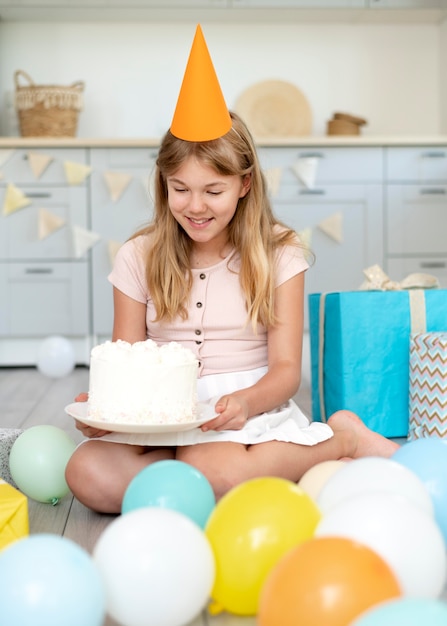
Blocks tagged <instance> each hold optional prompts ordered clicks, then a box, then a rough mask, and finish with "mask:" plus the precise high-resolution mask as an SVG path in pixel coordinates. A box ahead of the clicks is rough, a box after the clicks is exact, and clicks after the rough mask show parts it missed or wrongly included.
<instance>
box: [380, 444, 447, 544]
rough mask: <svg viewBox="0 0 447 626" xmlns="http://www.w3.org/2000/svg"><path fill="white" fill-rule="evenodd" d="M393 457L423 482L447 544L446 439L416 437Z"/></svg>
mask: <svg viewBox="0 0 447 626" xmlns="http://www.w3.org/2000/svg"><path fill="white" fill-rule="evenodd" d="M392 458H393V460H394V461H397V462H398V463H401V464H402V465H405V466H406V467H407V468H408V469H410V470H412V471H413V472H414V473H415V474H416V475H417V476H418V477H419V478H420V479H421V480H422V482H423V483H424V485H425V488H426V489H427V491H428V493H429V494H430V497H431V499H432V502H433V507H434V510H435V519H436V522H437V524H438V526H439V528H440V529H441V532H442V534H443V537H444V542H445V543H446V544H447V442H446V441H445V440H443V439H440V438H439V437H427V438H422V439H415V440H414V441H410V442H408V443H405V444H404V445H403V446H401V447H400V448H399V449H398V450H397V451H396V452H395V453H394V454H393V456H392Z"/></svg>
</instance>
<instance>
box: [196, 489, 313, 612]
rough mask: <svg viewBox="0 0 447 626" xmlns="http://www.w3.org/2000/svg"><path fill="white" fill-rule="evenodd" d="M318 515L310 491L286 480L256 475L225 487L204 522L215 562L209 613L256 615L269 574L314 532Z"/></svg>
mask: <svg viewBox="0 0 447 626" xmlns="http://www.w3.org/2000/svg"><path fill="white" fill-rule="evenodd" d="M320 517H321V515H320V511H319V509H318V507H317V505H316V504H315V502H314V501H313V500H312V499H311V498H310V496H309V495H308V494H307V493H305V491H303V490H302V489H301V488H300V487H299V486H298V485H296V484H295V483H293V482H291V481H289V480H285V479H282V478H273V477H266V478H255V479H253V480H249V481H247V482H244V483H242V484H241V485H238V486H237V487H235V488H233V489H232V490H231V491H229V492H228V493H227V494H226V495H225V496H224V497H223V498H222V499H221V500H220V501H219V502H218V503H217V505H216V506H215V508H214V509H213V511H212V512H211V515H210V517H209V518H208V522H207V525H206V527H205V534H206V536H207V537H208V540H209V542H210V544H211V547H212V549H213V552H214V557H215V562H216V577H215V582H214V587H213V590H212V592H211V598H212V601H213V603H212V604H211V606H210V612H212V613H217V612H219V611H222V610H225V611H228V612H230V613H234V614H236V615H256V614H257V611H258V603H259V597H260V593H261V589H262V586H263V584H264V581H265V579H266V577H267V575H268V574H269V572H270V571H271V569H272V568H273V567H274V566H275V565H276V563H277V562H278V560H279V559H280V558H281V557H282V556H283V555H284V554H285V553H286V552H288V551H289V550H290V549H291V548H293V547H294V546H297V545H298V544H300V543H302V542H303V541H305V540H307V539H309V538H311V537H313V534H314V531H315V528H316V526H317V524H318V522H319V521H320Z"/></svg>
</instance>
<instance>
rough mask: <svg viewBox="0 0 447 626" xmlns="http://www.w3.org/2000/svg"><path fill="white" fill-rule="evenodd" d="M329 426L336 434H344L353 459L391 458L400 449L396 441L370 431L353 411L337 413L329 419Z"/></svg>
mask: <svg viewBox="0 0 447 626" xmlns="http://www.w3.org/2000/svg"><path fill="white" fill-rule="evenodd" d="M328 424H329V426H330V427H331V428H332V430H333V431H334V433H340V434H341V433H343V434H344V435H345V437H346V440H347V443H348V449H349V451H350V452H349V454H348V455H347V456H350V457H351V458H352V459H358V458H361V457H364V456H381V457H390V456H392V455H393V454H394V453H395V452H396V450H397V449H398V448H399V445H398V444H397V443H395V442H394V441H390V440H389V439H387V438H386V437H383V436H382V435H379V434H378V433H375V432H374V431H372V430H370V429H369V428H368V427H367V426H365V424H364V423H363V422H362V420H361V419H360V418H359V417H357V415H355V413H352V412H351V411H337V412H336V413H334V414H333V415H332V416H331V417H330V418H329V419H328Z"/></svg>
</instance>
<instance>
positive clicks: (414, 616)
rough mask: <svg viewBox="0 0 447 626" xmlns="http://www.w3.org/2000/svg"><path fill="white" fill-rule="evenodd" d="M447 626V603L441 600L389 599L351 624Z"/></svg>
mask: <svg viewBox="0 0 447 626" xmlns="http://www.w3.org/2000/svg"><path fill="white" fill-rule="evenodd" d="M422 624H427V626H445V625H446V624H447V604H446V603H445V602H441V601H440V600H426V599H423V598H402V599H400V600H389V601H388V602H384V603H382V604H381V605H380V606H376V607H373V608H371V609H369V610H368V611H366V612H365V613H363V614H362V615H360V617H359V618H358V619H356V620H355V621H354V622H352V624H351V626H400V625H402V626H422Z"/></svg>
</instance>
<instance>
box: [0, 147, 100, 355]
mask: <svg viewBox="0 0 447 626" xmlns="http://www.w3.org/2000/svg"><path fill="white" fill-rule="evenodd" d="M39 154H40V156H43V157H47V159H48V165H47V167H46V169H45V170H44V171H43V173H42V174H41V175H40V176H38V177H36V175H35V174H34V173H33V170H32V168H31V166H30V157H29V151H26V150H22V149H19V150H15V151H14V152H13V154H12V156H11V158H10V159H8V160H7V161H6V163H5V164H4V166H3V167H2V174H3V178H2V180H1V181H0V203H1V205H2V206H4V203H5V196H6V194H7V191H8V187H9V186H10V185H14V187H15V188H16V189H17V190H19V192H20V193H21V194H23V195H24V196H25V197H26V198H27V199H28V201H29V204H28V206H25V207H23V208H20V209H17V210H14V211H12V212H10V213H7V214H5V213H3V215H1V217H0V293H1V294H2V297H1V299H0V338H1V342H2V351H0V365H3V364H4V363H5V361H6V364H10V363H14V362H15V361H14V360H13V359H14V358H15V357H14V355H12V356H11V354H10V353H9V352H8V348H7V346H8V345H9V343H8V342H9V340H13V339H21V340H24V339H25V340H26V341H27V343H28V345H29V358H30V359H32V358H35V354H36V349H37V347H36V346H37V344H38V342H39V341H40V340H42V339H43V338H44V337H46V336H48V335H50V334H61V335H65V336H67V337H69V338H72V339H73V341H74V342H77V341H78V340H79V343H80V344H84V338H85V337H86V336H88V335H89V332H90V265H89V258H88V255H83V256H81V257H80V258H78V257H77V255H76V254H75V250H74V245H73V231H72V228H73V227H80V228H81V229H85V228H87V226H88V221H89V219H88V185H87V183H84V184H80V185H76V186H72V185H69V184H68V183H67V181H66V178H65V173H64V162H65V161H72V162H77V163H81V164H82V165H84V164H86V163H87V150H85V149H64V150H55V149H50V150H45V149H42V150H39ZM41 210H45V211H46V212H47V215H50V216H52V218H53V217H54V218H55V219H56V220H60V227H59V228H57V229H56V230H55V231H54V232H52V233H51V234H49V235H48V236H45V237H43V238H40V237H39V223H40V220H41V219H42V217H41ZM11 345H12V344H11ZM12 352H14V348H12ZM32 355H34V356H32ZM78 357H79V360H80V361H81V362H82V360H85V359H86V358H87V354H85V353H84V355H83V356H82V355H81V354H80V353H79V355H78ZM11 359H12V360H11ZM22 364H27V360H26V359H25V361H24V362H23V363H22Z"/></svg>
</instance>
